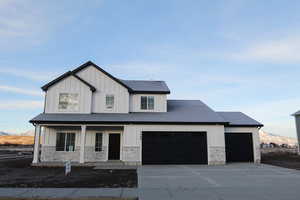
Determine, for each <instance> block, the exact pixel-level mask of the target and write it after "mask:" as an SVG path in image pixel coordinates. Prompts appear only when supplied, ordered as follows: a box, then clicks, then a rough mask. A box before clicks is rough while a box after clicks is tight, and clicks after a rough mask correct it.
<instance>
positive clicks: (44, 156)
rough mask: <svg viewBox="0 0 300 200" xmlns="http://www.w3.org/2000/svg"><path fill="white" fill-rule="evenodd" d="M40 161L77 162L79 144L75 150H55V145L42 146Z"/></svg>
mask: <svg viewBox="0 0 300 200" xmlns="http://www.w3.org/2000/svg"><path fill="white" fill-rule="evenodd" d="M41 150H42V152H41V161H42V162H55V161H67V160H70V161H72V162H79V155H80V146H76V147H75V151H69V152H66V151H56V147H55V146H42V148H41Z"/></svg>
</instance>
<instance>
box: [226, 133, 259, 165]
mask: <svg viewBox="0 0 300 200" xmlns="http://www.w3.org/2000/svg"><path fill="white" fill-rule="evenodd" d="M225 149H226V161H227V162H253V160H254V156H253V139H252V133H225Z"/></svg>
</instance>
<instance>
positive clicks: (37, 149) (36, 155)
mask: <svg viewBox="0 0 300 200" xmlns="http://www.w3.org/2000/svg"><path fill="white" fill-rule="evenodd" d="M40 136H41V125H38V124H37V125H35V135H34V151H33V161H32V163H38V162H39V155H40Z"/></svg>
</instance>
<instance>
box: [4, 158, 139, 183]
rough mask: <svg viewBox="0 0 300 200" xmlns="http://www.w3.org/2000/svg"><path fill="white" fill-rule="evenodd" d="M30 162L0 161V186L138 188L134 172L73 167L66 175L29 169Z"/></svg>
mask: <svg viewBox="0 0 300 200" xmlns="http://www.w3.org/2000/svg"><path fill="white" fill-rule="evenodd" d="M31 161H32V159H20V160H10V161H8V160H6V161H0V187H40V188H47V187H54V188H61V187H66V188H72V187H82V188H86V187H89V188H97V187H109V188H117V187H128V188H132V187H137V172H136V170H102V169H101V170H94V169H93V168H91V167H72V172H71V174H70V175H68V176H65V174H64V168H59V167H55V168H54V167H52V168H50V167H49V168H45V167H31V166H30V164H31Z"/></svg>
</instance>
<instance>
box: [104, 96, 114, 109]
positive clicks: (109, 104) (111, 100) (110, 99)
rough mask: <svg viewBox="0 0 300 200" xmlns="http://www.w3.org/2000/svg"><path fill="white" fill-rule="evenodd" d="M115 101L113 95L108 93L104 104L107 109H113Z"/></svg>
mask: <svg viewBox="0 0 300 200" xmlns="http://www.w3.org/2000/svg"><path fill="white" fill-rule="evenodd" d="M114 101H115V97H114V95H112V94H108V95H106V97H105V105H106V108H107V109H113V108H114V103H115V102H114Z"/></svg>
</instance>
